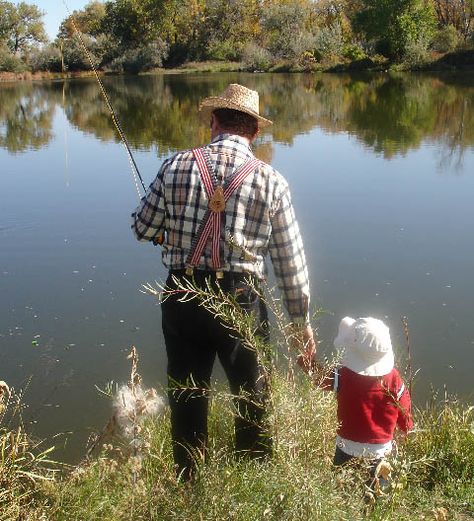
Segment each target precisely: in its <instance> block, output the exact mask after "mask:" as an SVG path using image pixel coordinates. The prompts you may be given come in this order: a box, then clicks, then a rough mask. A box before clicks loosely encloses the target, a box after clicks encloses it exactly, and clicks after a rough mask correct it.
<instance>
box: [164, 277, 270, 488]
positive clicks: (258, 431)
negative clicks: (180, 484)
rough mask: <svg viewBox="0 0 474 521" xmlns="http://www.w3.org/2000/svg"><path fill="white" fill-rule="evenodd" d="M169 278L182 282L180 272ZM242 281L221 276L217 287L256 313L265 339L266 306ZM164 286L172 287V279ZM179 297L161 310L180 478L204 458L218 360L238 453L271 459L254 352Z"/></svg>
mask: <svg viewBox="0 0 474 521" xmlns="http://www.w3.org/2000/svg"><path fill="white" fill-rule="evenodd" d="M172 273H173V274H174V275H175V276H178V277H180V278H183V277H185V275H184V273H183V272H181V271H180V272H172ZM209 277H211V281H212V284H215V278H214V275H213V274H211V273H210V272H199V271H195V275H194V280H195V283H196V284H198V285H199V286H201V287H203V286H204V284H205V281H206V279H207V280H209ZM188 278H192V277H188ZM244 279H245V275H244V274H239V273H234V274H232V273H225V276H224V279H222V280H219V285H220V287H221V288H222V289H223V290H224V291H226V292H229V293H231V294H233V295H234V296H236V298H237V300H238V302H239V305H240V306H241V307H242V308H243V309H244V310H245V312H246V313H253V314H255V319H256V320H257V321H258V323H259V324H260V327H259V334H260V335H262V336H263V337H264V339H265V340H268V324H267V311H266V308H265V305H264V303H263V302H262V301H261V299H260V298H259V297H258V295H257V294H256V293H255V291H253V290H252V289H251V288H250V287H249V286H248V285H247V284H245V282H244ZM167 286H168V287H169V288H175V283H174V282H173V280H172V277H171V274H170V276H169V277H168V280H167ZM178 298H179V296H171V297H169V298H167V299H166V300H165V301H164V302H163V303H162V305H161V306H162V317H163V333H164V337H165V344H166V352H167V357H168V398H169V404H170V409H171V435H172V441H173V455H174V461H175V464H176V468H177V473H178V475H179V476H180V477H181V478H182V479H189V478H190V477H191V476H192V474H193V472H194V469H195V466H196V462H197V461H199V460H200V459H204V458H205V457H206V445H207V439H208V428H207V416H208V405H209V404H208V398H209V387H210V382H211V374H212V369H213V366H214V362H215V359H216V356H217V357H219V360H220V362H221V364H222V367H223V368H224V371H225V373H226V376H227V379H228V381H229V386H230V391H231V393H232V395H233V396H234V403H235V407H236V415H235V420H234V421H235V450H236V452H237V453H238V454H242V455H248V456H250V457H252V458H254V457H263V456H266V455H269V454H270V453H271V439H270V436H269V432H268V427H267V425H266V422H265V404H266V401H267V397H268V389H267V381H266V378H265V374H264V371H263V368H262V366H261V364H260V363H259V360H258V357H257V354H256V352H255V351H254V350H253V349H249V347H248V346H246V345H244V344H243V342H242V340H241V339H240V338H238V337H236V333H235V332H234V331H232V330H230V329H229V328H228V327H225V326H224V325H222V324H221V323H220V321H219V320H218V319H217V318H215V317H214V316H213V315H212V314H211V313H210V312H209V311H207V310H206V309H205V308H204V307H203V306H201V305H199V301H198V300H197V299H195V300H191V301H189V302H179V301H178Z"/></svg>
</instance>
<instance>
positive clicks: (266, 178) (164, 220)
mask: <svg viewBox="0 0 474 521" xmlns="http://www.w3.org/2000/svg"><path fill="white" fill-rule="evenodd" d="M200 112H201V114H202V115H203V117H204V118H206V120H207V122H210V128H211V139H212V140H211V143H210V144H208V145H206V146H204V147H202V148H198V149H194V150H187V151H184V152H179V153H177V154H176V155H174V156H173V157H171V158H170V159H167V160H166V161H165V162H164V163H163V165H162V167H161V169H160V171H159V173H158V175H157V177H156V179H155V180H154V181H153V183H152V184H151V186H150V188H149V190H148V191H147V194H146V195H145V197H144V198H143V199H142V201H141V204H140V206H139V207H138V208H137V210H136V211H135V212H134V213H133V214H132V219H133V224H132V229H133V231H134V233H135V235H136V237H137V239H138V240H141V241H152V242H160V243H161V242H163V244H162V246H163V254H162V255H163V263H164V264H165V266H166V267H167V268H168V269H169V277H168V280H167V285H168V286H169V287H170V288H174V287H176V280H179V279H189V280H193V281H194V283H195V284H198V285H200V286H203V285H204V284H206V281H207V282H210V283H211V284H212V285H215V287H220V288H222V290H224V291H226V292H228V293H230V294H232V295H234V296H235V297H236V298H237V301H238V302H239V303H240V305H241V306H242V308H243V309H244V310H245V312H246V313H254V314H255V318H256V320H257V321H258V324H260V328H259V330H260V334H261V335H262V336H263V337H264V338H265V337H266V334H267V333H266V323H267V320H266V319H267V315H266V309H265V305H264V303H263V302H262V301H261V299H260V297H259V295H258V294H257V292H255V287H257V286H258V282H259V281H260V280H262V279H263V278H264V277H265V273H266V269H265V257H266V255H267V253H270V256H271V259H272V263H273V267H274V271H275V275H276V277H277V281H278V284H279V287H280V288H281V290H282V292H283V300H284V303H285V306H286V308H287V310H288V313H289V316H290V319H291V320H292V322H293V327H294V328H295V330H296V331H297V333H298V337H299V339H300V342H301V344H302V345H301V349H300V350H301V352H302V355H301V357H300V359H301V358H302V360H303V363H308V364H309V363H310V361H311V360H312V358H313V356H314V354H315V351H316V344H315V340H314V338H313V331H312V329H311V327H310V325H309V321H308V306H309V282H308V274H307V268H306V261H305V256H304V251H303V244H302V239H301V236H300V232H299V228H298V224H297V222H296V219H295V215H294V211H293V207H292V204H291V200H290V193H289V189H288V184H287V182H286V181H285V180H284V178H283V177H282V176H281V175H280V174H279V173H278V172H277V171H276V170H274V169H273V168H272V167H271V166H270V165H267V164H266V163H264V162H262V161H259V160H257V159H256V158H255V156H254V155H253V153H252V151H251V149H250V144H251V143H252V142H253V141H254V140H255V138H256V137H257V134H258V132H259V128H261V127H264V126H267V125H271V124H272V122H271V121H269V120H268V119H265V118H264V117H262V116H260V114H259V99H258V93H257V92H255V91H252V90H250V89H247V88H246V87H243V86H242V85H238V84H230V85H229V86H228V87H227V89H226V90H225V92H224V93H223V94H222V95H221V96H213V97H209V98H206V99H204V100H203V101H202V103H201V106H200ZM163 234H164V235H163ZM249 280H251V281H252V283H251V284H249ZM162 321H163V333H164V338H165V343H166V351H167V356H168V379H169V403H170V408H171V431H172V439H173V452H174V459H175V463H176V465H177V471H178V474H179V475H180V476H181V477H182V478H183V479H189V478H190V477H192V474H193V471H194V468H195V460H196V458H201V457H204V456H205V450H206V442H207V412H208V393H207V390H208V389H209V386H210V379H211V373H212V368H213V364H214V361H215V357H216V355H217V356H218V357H219V360H220V361H221V364H222V366H223V368H224V370H225V372H226V375H227V378H228V380H229V384H230V389H231V392H232V393H233V395H234V396H235V397H236V398H235V402H236V409H237V414H236V417H235V445H236V451H237V453H239V454H246V455H249V456H250V457H262V456H265V455H268V454H270V452H271V438H270V435H269V433H268V429H267V427H266V425H265V402H266V398H267V386H266V382H265V377H264V372H263V370H262V367H261V364H260V363H259V358H258V354H257V353H256V352H255V351H254V350H252V349H248V347H247V346H246V345H244V343H243V342H242V340H241V339H239V338H236V334H235V333H232V332H230V331H229V329H228V327H225V326H224V325H222V324H221V323H220V321H219V320H218V319H217V318H215V317H214V316H212V315H211V313H209V312H208V311H206V310H205V309H204V308H203V307H202V306H200V305H199V302H197V301H196V300H191V301H189V302H179V301H178V297H173V296H171V297H170V298H167V299H166V300H164V302H163V303H162ZM300 361H301V360H300Z"/></svg>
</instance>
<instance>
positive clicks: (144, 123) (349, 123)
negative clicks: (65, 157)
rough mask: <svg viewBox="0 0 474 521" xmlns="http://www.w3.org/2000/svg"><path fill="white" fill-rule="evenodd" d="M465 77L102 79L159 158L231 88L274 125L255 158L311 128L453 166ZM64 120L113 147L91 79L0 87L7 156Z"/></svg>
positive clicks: (195, 134)
mask: <svg viewBox="0 0 474 521" xmlns="http://www.w3.org/2000/svg"><path fill="white" fill-rule="evenodd" d="M465 76H466V75H464V76H463V77H459V76H458V75H445V76H428V75H416V74H377V75H373V74H372V75H360V76H348V75H329V74H325V75H319V76H316V75H283V74H281V75H270V74H262V75H248V74H246V75H244V74H217V75H191V76H164V75H158V76H146V77H134V78H127V77H108V78H105V79H104V83H105V85H106V88H107V91H108V93H109V96H110V98H111V100H112V103H113V105H114V108H115V110H116V112H117V114H118V116H119V119H120V121H121V123H122V125H123V128H124V130H125V133H126V135H127V137H128V139H129V141H130V143H131V144H132V146H133V147H134V148H136V149H142V150H151V149H156V151H157V154H158V155H159V156H166V155H168V154H170V153H172V152H173V151H175V150H177V149H181V148H188V147H190V146H196V145H199V144H201V143H202V142H204V141H205V140H206V139H207V136H208V131H207V129H206V126H205V125H204V124H203V123H202V122H201V121H200V120H199V116H198V113H197V108H198V105H199V101H200V100H201V99H202V98H203V97H205V96H208V95H211V94H215V93H216V92H219V91H221V90H223V89H224V88H225V85H226V84H227V83H228V82H229V81H240V82H242V83H245V84H246V85H248V86H249V87H250V88H254V89H257V90H258V91H259V92H260V94H261V104H262V107H263V111H264V115H265V116H266V117H269V118H270V119H273V120H274V121H275V122H276V125H275V126H274V127H273V128H272V129H271V130H269V131H267V132H269V133H267V134H263V135H262V137H261V138H260V140H259V142H258V143H257V155H259V156H260V157H261V158H262V159H265V160H267V161H270V160H271V157H272V146H271V144H272V142H278V143H285V144H292V143H293V140H294V138H295V136H297V135H299V134H302V133H307V132H310V131H311V130H312V129H314V128H316V127H319V128H321V129H323V130H324V131H326V132H331V133H340V132H346V133H347V132H348V133H350V134H351V135H353V136H355V137H356V139H358V140H360V142H361V143H363V144H364V146H366V147H368V148H369V149H371V150H373V151H374V152H376V153H379V154H382V155H383V156H384V157H385V158H387V159H389V158H391V157H393V156H395V155H397V154H401V155H404V154H406V153H407V152H408V151H410V150H413V149H417V148H419V147H420V146H421V144H422V143H423V142H424V141H433V142H436V143H437V144H438V145H439V146H442V147H443V150H444V152H443V156H442V157H441V160H440V165H441V167H442V166H443V164H445V163H446V162H455V163H456V162H457V163H459V162H460V161H462V152H463V151H464V150H465V149H466V148H467V147H472V146H473V144H474V124H473V121H474V117H473V116H474V87H473V86H472V82H470V81H468V80H466V77H465ZM56 106H58V107H61V108H62V109H63V110H64V112H65V114H66V116H67V118H68V120H69V122H70V123H71V124H72V125H73V126H74V127H76V128H78V129H80V130H81V131H83V132H86V133H89V134H91V135H93V136H94V137H96V138H97V139H100V140H104V141H110V140H115V141H117V140H118V137H117V135H116V133H115V130H114V128H113V125H112V123H111V120H110V115H109V113H108V110H107V107H106V105H105V103H104V100H103V99H102V96H101V93H100V91H99V89H98V87H97V84H96V82H95V80H94V79H93V78H89V79H84V80H78V81H69V82H65V83H50V84H48V83H43V84H21V83H17V84H14V85H9V86H5V87H2V88H0V146H1V147H3V148H6V149H7V150H8V151H9V152H21V151H24V150H27V149H29V148H39V147H41V146H44V145H47V144H48V143H49V142H50V140H51V138H52V125H53V115H54V111H55V107H56Z"/></svg>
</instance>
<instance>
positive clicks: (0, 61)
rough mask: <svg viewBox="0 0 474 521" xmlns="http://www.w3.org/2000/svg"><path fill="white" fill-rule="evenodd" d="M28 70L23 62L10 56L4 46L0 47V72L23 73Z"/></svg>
mask: <svg viewBox="0 0 474 521" xmlns="http://www.w3.org/2000/svg"><path fill="white" fill-rule="evenodd" d="M27 70H29V68H28V66H27V65H26V64H25V63H24V62H23V60H22V59H21V58H20V57H18V56H16V55H15V54H12V53H11V52H10V51H9V49H8V48H7V47H6V46H3V45H0V71H5V72H25V71H27Z"/></svg>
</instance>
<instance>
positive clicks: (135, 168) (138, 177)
mask: <svg viewBox="0 0 474 521" xmlns="http://www.w3.org/2000/svg"><path fill="white" fill-rule="evenodd" d="M62 2H63V4H64V7H65V8H66V11H67V12H68V14H69V18H70V20H71V23H72V26H73V28H74V31H75V32H76V34H77V36H78V37H79V41H80V43H81V46H82V49H83V50H84V52H85V54H86V56H87V59H88V60H89V63H90V64H91V67H92V70H93V71H94V74H95V77H96V79H97V82H98V83H99V87H100V91H101V92H102V96H103V97H104V99H105V103H106V105H107V108H108V109H109V112H110V115H111V117H112V122H113V124H114V126H115V128H116V130H117V132H118V135H119V136H120V139H121V141H122V143H123V146H124V147H125V150H126V152H127V157H128V161H129V163H130V167H131V169H132V174H133V180H134V182H135V188H136V189H137V193H138V197H139V199H141V197H142V195H141V193H140V185H139V183H138V181H140V184H141V187H142V189H143V191H144V192H146V187H145V183H144V182H143V178H142V176H141V175H140V171H139V170H138V166H137V163H136V162H135V158H134V157H133V154H132V151H131V150H130V145H129V144H128V140H127V137H126V136H125V133H124V131H123V130H122V125H121V124H120V121H119V119H118V117H117V115H116V113H115V110H114V108H113V106H112V103H111V101H110V98H109V96H108V94H107V91H106V90H105V87H104V84H103V83H102V80H101V79H100V76H99V73H98V72H97V68H96V66H95V65H94V60H93V59H92V56H91V54H90V52H89V50H88V49H87V47H86V44H85V43H84V40H83V38H82V33H81V31H79V29H78V28H77V26H76V23H75V22H74V16H73V15H72V14H71V11H70V9H69V7H68V6H67V4H66V2H65V0H62Z"/></svg>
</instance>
